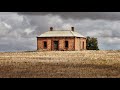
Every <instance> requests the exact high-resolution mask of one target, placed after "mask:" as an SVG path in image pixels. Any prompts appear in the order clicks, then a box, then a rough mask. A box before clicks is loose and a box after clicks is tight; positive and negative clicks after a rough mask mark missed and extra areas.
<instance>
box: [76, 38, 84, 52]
mask: <svg viewBox="0 0 120 90" xmlns="http://www.w3.org/2000/svg"><path fill="white" fill-rule="evenodd" d="M83 42H84V45H83ZM75 50H76V51H79V50H86V38H77V37H76V38H75Z"/></svg>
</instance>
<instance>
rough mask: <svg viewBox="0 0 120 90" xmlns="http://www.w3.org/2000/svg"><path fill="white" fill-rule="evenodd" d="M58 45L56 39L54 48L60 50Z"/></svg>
mask: <svg viewBox="0 0 120 90" xmlns="http://www.w3.org/2000/svg"><path fill="white" fill-rule="evenodd" d="M58 45H59V43H58V41H54V50H58Z"/></svg>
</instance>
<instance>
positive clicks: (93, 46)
mask: <svg viewBox="0 0 120 90" xmlns="http://www.w3.org/2000/svg"><path fill="white" fill-rule="evenodd" d="M86 48H87V50H99V48H98V41H97V38H94V37H89V36H88V37H87V40H86Z"/></svg>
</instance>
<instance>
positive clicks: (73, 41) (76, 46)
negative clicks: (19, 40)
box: [37, 37, 86, 51]
mask: <svg viewBox="0 0 120 90" xmlns="http://www.w3.org/2000/svg"><path fill="white" fill-rule="evenodd" d="M65 40H67V41H68V48H65ZM44 41H46V42H47V49H45V50H54V45H53V42H54V41H59V50H70V51H73V50H81V49H83V42H84V49H86V39H84V38H74V37H56V38H37V50H39V49H44Z"/></svg>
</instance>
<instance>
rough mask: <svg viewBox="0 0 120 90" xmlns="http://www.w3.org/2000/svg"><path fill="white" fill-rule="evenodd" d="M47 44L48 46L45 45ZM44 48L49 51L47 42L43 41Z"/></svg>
mask: <svg viewBox="0 0 120 90" xmlns="http://www.w3.org/2000/svg"><path fill="white" fill-rule="evenodd" d="M45 43H46V44H45ZM43 48H44V49H47V41H43Z"/></svg>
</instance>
